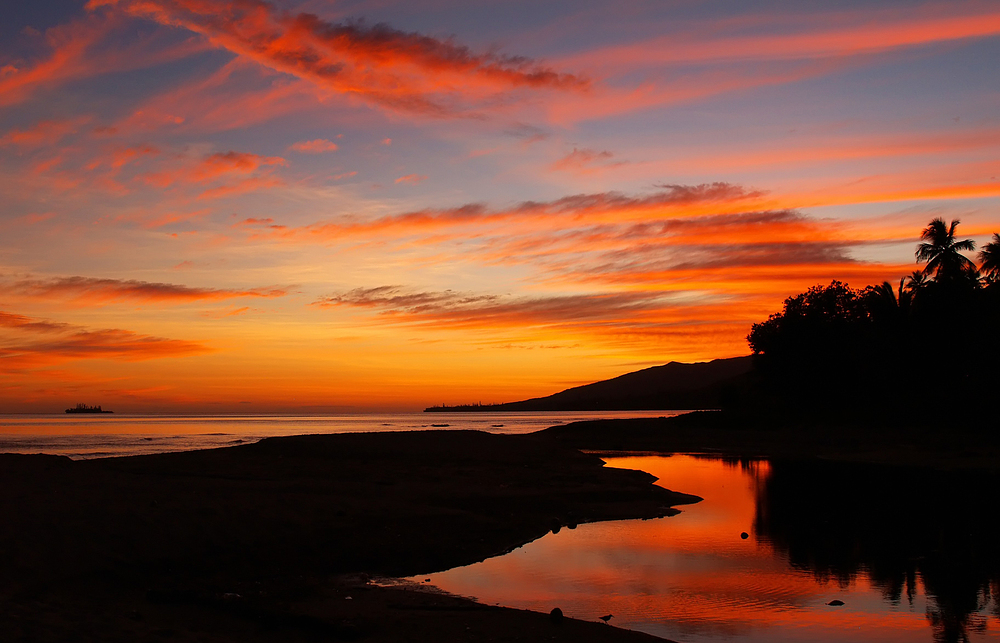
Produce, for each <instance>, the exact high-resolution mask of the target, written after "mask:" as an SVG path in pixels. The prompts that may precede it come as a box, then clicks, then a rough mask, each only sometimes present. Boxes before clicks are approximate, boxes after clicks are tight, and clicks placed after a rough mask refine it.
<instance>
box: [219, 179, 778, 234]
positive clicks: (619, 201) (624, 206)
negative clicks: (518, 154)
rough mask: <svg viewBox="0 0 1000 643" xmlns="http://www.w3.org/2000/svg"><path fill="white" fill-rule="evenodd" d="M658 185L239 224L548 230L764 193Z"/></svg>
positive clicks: (263, 228) (406, 230) (276, 229)
mask: <svg viewBox="0 0 1000 643" xmlns="http://www.w3.org/2000/svg"><path fill="white" fill-rule="evenodd" d="M657 187H658V188H659V189H658V190H657V191H656V192H654V193H652V194H648V195H644V196H630V195H627V194H624V193H622V192H600V193H592V194H575V195H570V196H566V197H562V198H559V199H555V200H552V201H523V202H521V203H518V204H515V205H513V206H511V207H510V208H505V209H503V208H501V209H491V208H489V207H487V206H486V205H485V204H482V203H471V204H466V205H463V206H459V207H456V208H448V209H426V210H418V211H415V212H405V213H402V214H397V215H388V216H383V217H377V218H374V219H361V218H358V217H352V216H344V217H340V218H338V219H336V220H328V221H319V222H316V223H312V224H309V225H305V226H298V227H289V226H285V225H282V224H280V223H277V222H275V221H274V220H273V218H268V219H266V220H262V219H256V218H249V219H245V220H243V221H241V222H239V223H237V224H236V225H237V226H238V227H242V228H245V229H247V230H249V231H250V232H251V235H252V236H253V237H254V238H272V239H275V240H287V241H300V242H306V243H332V242H338V241H346V240H350V239H351V238H355V237H364V236H367V235H372V234H379V235H382V236H384V237H386V238H392V237H405V236H409V235H414V234H423V233H426V232H429V231H432V230H441V229H447V228H463V227H470V226H471V227H477V226H489V225H492V224H498V223H501V222H509V221H520V222H521V223H523V224H524V225H525V226H526V227H529V228H546V229H548V228H552V227H553V225H556V226H557V227H564V226H566V225H567V224H573V225H577V226H579V225H583V224H584V223H587V222H590V223H596V222H601V221H607V222H623V221H630V220H631V221H635V220H639V221H643V220H648V219H651V218H661V217H678V216H695V215H698V214H705V213H714V212H717V211H718V210H719V209H720V208H722V209H725V208H740V207H743V208H746V207H747V206H748V205H749V204H753V203H757V202H758V201H760V199H761V198H763V197H764V196H765V193H764V192H761V191H759V190H753V189H748V188H744V187H742V186H738V185H733V184H730V183H724V182H716V183H705V184H700V185H674V184H664V185H659V186H657Z"/></svg>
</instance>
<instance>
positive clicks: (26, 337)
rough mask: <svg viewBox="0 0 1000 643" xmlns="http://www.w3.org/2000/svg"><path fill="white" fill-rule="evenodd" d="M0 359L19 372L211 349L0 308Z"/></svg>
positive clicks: (177, 340)
mask: <svg viewBox="0 0 1000 643" xmlns="http://www.w3.org/2000/svg"><path fill="white" fill-rule="evenodd" d="M0 331H3V333H2V335H0V361H2V362H3V364H4V366H5V367H6V368H5V370H8V369H9V371H11V372H16V371H23V370H26V369H32V368H37V367H41V366H47V365H49V364H56V363H61V362H66V361H72V360H80V359H110V360H119V361H129V362H132V361H142V360H148V359H158V358H164V357H186V356H190V355H198V354H202V353H207V352H210V351H211V349H210V348H209V347H208V346H206V345H204V344H201V343H198V342H192V341H186V340H179V339H168V338H164V337H155V336H152V335H143V334H140V333H136V332H133V331H129V330H122V329H118V328H110V329H96V330H94V329H89V328H87V327H84V326H78V325H75V324H67V323H63V322H53V321H48V320H43V319H36V318H32V317H27V316H25V315H20V314H16V313H9V312H4V311H0Z"/></svg>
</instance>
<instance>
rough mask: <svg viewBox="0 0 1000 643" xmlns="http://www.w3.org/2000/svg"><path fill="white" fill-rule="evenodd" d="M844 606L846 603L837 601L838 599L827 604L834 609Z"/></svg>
mask: <svg viewBox="0 0 1000 643" xmlns="http://www.w3.org/2000/svg"><path fill="white" fill-rule="evenodd" d="M843 604H844V601H842V600H839V599H836V598H835V599H833V600H832V601H830V602H829V603H827V605H833V606H834V607H840V606H841V605H843Z"/></svg>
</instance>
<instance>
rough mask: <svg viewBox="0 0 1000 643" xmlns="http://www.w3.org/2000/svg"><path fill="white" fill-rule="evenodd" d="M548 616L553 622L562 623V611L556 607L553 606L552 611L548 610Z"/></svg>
mask: <svg viewBox="0 0 1000 643" xmlns="http://www.w3.org/2000/svg"><path fill="white" fill-rule="evenodd" d="M549 618H550V619H552V622H553V623H562V620H563V613H562V610H561V609H559V608H558V607H553V608H552V611H551V612H549Z"/></svg>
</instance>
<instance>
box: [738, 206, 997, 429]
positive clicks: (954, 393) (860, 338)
mask: <svg viewBox="0 0 1000 643" xmlns="http://www.w3.org/2000/svg"><path fill="white" fill-rule="evenodd" d="M958 225H959V221H957V220H955V221H952V222H951V224H950V225H948V224H946V223H945V221H944V220H943V219H934V220H933V221H931V222H930V224H929V225H928V226H927V227H926V228H925V229H924V231H923V233H922V235H921V240H922V241H921V243H920V245H919V246H918V247H917V250H916V259H917V261H918V262H923V263H925V264H926V265H925V266H924V267H923V269H922V270H917V271H914V272H913V273H912V274H911V275H910V276H908V277H904V278H902V279H901V280H900V281H899V283H898V285H897V286H893V285H892V284H890V283H889V282H883V283H882V284H879V285H874V286H867V287H865V288H862V289H853V288H851V287H850V286H848V285H847V284H845V283H841V282H840V281H833V282H831V283H830V284H829V285H827V286H814V287H812V288H810V289H809V290H807V291H806V292H804V293H801V294H798V295H795V296H793V297H789V298H788V299H786V300H785V302H784V307H783V309H782V311H781V312H779V313H776V314H774V315H771V317H770V318H769V319H767V320H766V321H764V322H761V323H758V324H754V325H753V327H752V329H751V331H750V334H749V335H748V336H747V341H748V342H749V344H750V348H751V350H752V351H753V354H754V366H755V371H756V372H757V381H756V383H755V386H754V389H753V390H752V392H750V393H749V394H745V395H743V396H741V399H740V406H741V408H742V409H743V410H745V411H752V412H754V413H764V414H771V415H773V414H775V413H781V412H785V413H803V412H806V413H810V412H811V413H820V412H821V413H823V414H824V415H827V416H829V417H843V416H845V415H851V416H855V417H859V418H867V419H871V420H873V421H884V420H886V419H889V418H893V419H899V420H920V421H922V422H925V423H927V422H940V421H942V420H948V421H950V422H968V423H975V422H980V421H982V420H977V419H976V418H975V415H976V414H980V413H981V412H989V409H988V408H987V404H988V402H989V400H990V399H991V397H992V396H993V395H994V393H995V391H996V388H997V384H998V382H1000V378H998V372H1000V371H998V369H997V368H996V364H997V363H998V362H997V358H998V357H1000V348H998V347H1000V342H998V341H997V329H998V328H1000V280H998V272H1000V270H998V266H997V261H998V255H1000V234H994V235H993V241H992V242H991V243H988V244H986V245H985V246H984V247H983V249H982V252H980V254H979V258H980V261H981V263H982V265H981V266H980V267H979V268H978V269H977V268H976V265H975V263H973V261H972V260H971V259H969V258H968V257H966V256H965V255H964V254H962V253H963V252H971V251H973V250H975V243H974V242H973V241H972V240H971V239H963V240H959V239H957V237H956V228H957V227H958ZM980 417H985V418H988V419H990V420H989V421H993V420H992V419H991V418H993V414H992V413H989V414H988V415H985V416H982V415H981V416H980Z"/></svg>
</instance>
